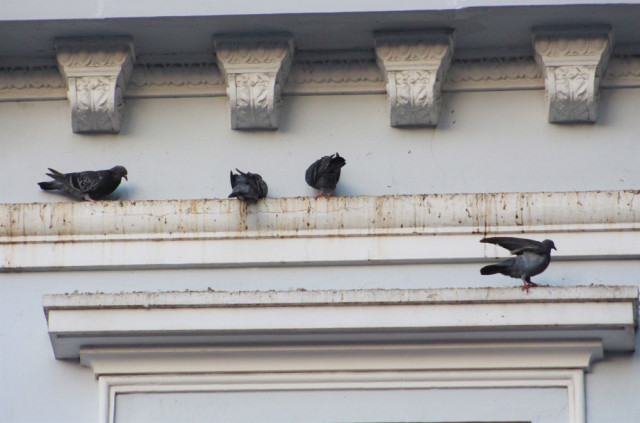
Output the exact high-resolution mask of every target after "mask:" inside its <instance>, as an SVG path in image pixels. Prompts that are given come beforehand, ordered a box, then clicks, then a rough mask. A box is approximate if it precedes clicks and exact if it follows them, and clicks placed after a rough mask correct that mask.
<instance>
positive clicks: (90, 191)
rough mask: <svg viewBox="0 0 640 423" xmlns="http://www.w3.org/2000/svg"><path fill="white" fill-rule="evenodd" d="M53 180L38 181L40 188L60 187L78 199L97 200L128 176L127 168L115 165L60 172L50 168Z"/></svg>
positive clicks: (48, 189) (53, 188) (46, 189)
mask: <svg viewBox="0 0 640 423" xmlns="http://www.w3.org/2000/svg"><path fill="white" fill-rule="evenodd" d="M49 171H50V172H51V173H47V176H50V177H52V178H53V179H54V180H53V181H47V182H38V185H40V188H42V189H43V190H45V191H51V190H55V189H59V190H61V191H64V192H66V193H68V194H71V196H73V197H74V198H77V199H78V200H88V201H96V200H99V199H100V198H102V197H104V196H105V195H109V194H111V193H112V192H113V191H115V189H116V188H118V185H120V181H121V180H122V178H124V179H126V180H129V179H128V178H127V169H125V168H124V166H114V167H112V168H111V169H105V170H95V171H94V170H85V171H84V172H73V173H60V172H58V171H57V170H55V169H51V168H49Z"/></svg>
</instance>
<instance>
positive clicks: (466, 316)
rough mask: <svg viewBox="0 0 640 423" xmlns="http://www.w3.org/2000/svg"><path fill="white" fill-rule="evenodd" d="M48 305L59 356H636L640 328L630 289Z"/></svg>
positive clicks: (59, 299)
mask: <svg viewBox="0 0 640 423" xmlns="http://www.w3.org/2000/svg"><path fill="white" fill-rule="evenodd" d="M43 305H44V311H45V315H46V317H47V323H48V329H49V335H50V337H51V343H52V345H53V349H54V352H55V355H56V357H57V358H78V356H79V354H80V352H81V349H82V348H83V347H93V348H95V347H116V348H117V347H144V346H159V345H173V346H190V345H191V346H194V345H195V346H199V347H203V346H243V345H244V346H247V345H253V346H258V345H263V346H269V347H273V346H275V345H278V344H279V345H283V344H286V345H296V344H298V345H311V344H315V345H321V344H330V345H333V346H336V345H338V344H340V343H348V344H351V345H353V344H356V343H359V344H369V343H372V342H373V343H375V342H378V343H379V342H381V341H387V342H390V341H391V342H393V343H396V344H412V343H416V342H425V341H429V342H431V343H435V342H439V343H444V344H446V343H456V342H467V343H469V342H470V341H475V342H488V341H491V342H512V343H517V342H527V341H529V342H535V341H551V340H555V341H556V342H557V341H560V342H563V343H566V342H570V341H585V340H597V341H599V342H602V346H603V348H604V350H605V351H620V350H630V349H633V346H634V339H635V334H634V331H635V328H636V327H637V324H638V321H637V306H638V289H637V287H632V286H627V287H625V286H611V287H604V286H600V287H572V288H548V289H540V290H535V291H532V292H530V293H527V292H524V291H522V290H521V289H519V288H507V289H487V288H465V289H429V290H379V289H374V290H366V289H365V290H355V291H346V290H345V291H295V292H288V291H283V292H279V291H267V292H209V291H207V292H184V293H176V292H164V293H142V294H140V293H120V294H65V295H46V296H45V297H44V298H43ZM467 347H471V348H473V346H469V345H467ZM512 347H514V348H517V345H512ZM427 348H428V347H427ZM455 348H457V349H460V348H464V346H457V347H455ZM88 354H89V355H90V354H91V351H89V352H88ZM232 354H233V353H232ZM588 364H589V361H588V360H587V361H585V362H584V364H583V366H585V367H588ZM494 366H495V363H494ZM409 367H411V366H409ZM461 367H462V368H463V365H461ZM494 368H495V367H494ZM211 370H212V371H215V369H211ZM287 370H289V371H291V370H300V369H295V368H288V369H287Z"/></svg>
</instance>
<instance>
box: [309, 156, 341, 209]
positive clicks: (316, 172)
mask: <svg viewBox="0 0 640 423" xmlns="http://www.w3.org/2000/svg"><path fill="white" fill-rule="evenodd" d="M346 164H347V162H346V161H345V160H344V158H343V157H340V154H338V153H336V154H333V155H331V156H324V157H322V158H320V159H318V160H316V161H315V162H313V164H312V165H311V166H309V168H308V169H307V171H306V172H305V175H304V179H305V180H306V181H307V184H309V186H311V187H313V188H315V189H319V190H320V193H319V194H318V195H316V198H318V197H322V196H324V195H325V194H327V195H333V192H334V191H335V190H336V185H337V184H338V181H339V180H340V169H341V168H342V166H344V165H346ZM325 190H328V191H329V192H328V193H325Z"/></svg>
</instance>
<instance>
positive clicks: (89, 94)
mask: <svg viewBox="0 0 640 423" xmlns="http://www.w3.org/2000/svg"><path fill="white" fill-rule="evenodd" d="M55 49H56V58H57V61H58V67H59V69H60V72H61V73H62V75H63V77H64V78H65V79H66V83H67V96H68V98H69V102H70V104H71V126H72V129H73V132H76V133H93V132H99V133H104V132H106V133H117V132H119V131H120V124H121V122H122V119H123V117H124V90H125V87H126V85H127V82H128V81H129V78H130V76H131V73H132V70H133V64H134V62H135V53H134V48H133V40H132V39H131V38H130V37H96V38H66V39H65V38H62V39H58V40H56V42H55Z"/></svg>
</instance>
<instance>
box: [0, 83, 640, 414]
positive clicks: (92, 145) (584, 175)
mask: <svg viewBox="0 0 640 423" xmlns="http://www.w3.org/2000/svg"><path fill="white" fill-rule="evenodd" d="M444 101H445V105H444V107H443V115H442V117H441V124H440V125H439V127H438V128H437V129H435V130H434V129H415V130H403V129H392V128H390V127H389V125H388V115H387V113H388V112H387V104H386V99H385V97H384V96H377V95H369V96H326V97H288V98H285V102H284V110H283V113H282V120H281V127H280V129H279V130H278V131H275V132H237V131H231V130H230V129H229V123H228V115H227V113H228V112H227V106H226V99H224V98H199V99H156V100H129V101H128V102H127V114H126V118H125V122H124V128H123V131H122V133H121V134H119V135H102V136H82V135H75V134H72V133H71V128H70V118H69V115H68V113H69V110H68V104H67V102H66V101H51V102H21V103H0V128H2V130H1V131H0V138H1V139H0V181H2V182H0V201H2V202H8V203H16V202H49V201H67V200H66V199H65V198H64V197H60V196H56V195H53V194H48V193H44V192H42V191H40V190H39V188H38V186H37V185H36V182H37V181H40V180H44V179H45V177H44V172H45V171H46V168H47V167H55V168H57V169H58V170H61V171H70V170H82V169H88V168H104V167H110V166H112V165H114V164H123V165H126V166H127V167H128V169H129V173H130V180H129V182H124V185H123V187H122V188H120V189H119V190H118V191H117V193H118V196H119V198H120V199H128V200H135V199H172V198H203V197H206V198H214V197H226V196H227V194H228V193H229V191H230V189H229V182H228V172H229V170H230V168H233V167H239V168H240V169H243V170H245V169H246V170H251V171H256V172H259V173H261V174H262V175H263V176H264V177H265V179H266V180H267V181H268V182H269V185H270V196H274V197H275V196H301V195H310V194H313V190H312V189H310V188H308V187H307V186H306V184H305V183H304V179H303V174H304V170H305V168H306V167H307V166H308V164H309V163H311V161H313V160H314V159H315V158H317V157H318V156H320V155H322V154H328V153H332V152H335V151H339V152H340V153H341V154H343V155H344V156H345V157H346V159H347V162H348V164H347V166H346V167H345V168H344V172H343V180H342V182H341V185H340V188H339V190H338V194H339V195H382V194H409V193H446V192H504V191H544V190H551V191H565V190H598V189H600V190H617V189H637V188H638V187H640V173H639V172H638V159H639V158H640V143H639V142H638V134H639V133H640V120H638V115H637V105H638V104H640V90H638V89H624V90H605V91H603V93H602V101H601V115H600V118H599V120H598V123H596V124H595V125H578V126H559V125H550V124H548V123H547V122H546V110H545V108H544V107H545V106H544V93H543V92H542V91H518V92H489V93H457V94H445V96H444ZM43 151H44V152H43ZM479 248H481V247H479ZM558 248H559V249H561V248H562V246H561V245H558ZM479 267H480V266H478V265H472V264H463V265H445V264H438V265H408V266H392V265H385V266H347V267H322V268H305V267H296V268H284V269H283V268H264V269H252V268H249V269H202V270H169V271H167V270H163V271H111V272H54V273H0V346H1V348H0V362H1V363H2V365H1V366H0V380H2V381H3V382H2V383H1V384H0V398H2V400H0V416H1V417H0V421H2V422H11V423H22V422H25V423H27V422H36V421H37V422H86V421H92V420H93V419H94V417H95V416H96V404H97V384H96V382H95V380H94V379H93V375H92V372H91V371H90V370H88V369H85V368H82V367H79V366H78V365H77V364H76V363H66V362H60V361H56V360H54V358H53V353H52V351H51V346H50V344H49V340H48V337H47V332H46V322H45V318H44V316H43V313H42V295H44V294H55V293H65V292H73V291H76V290H77V291H80V292H97V291H102V292H120V291H143V290H144V291H162V290H184V289H192V290H206V289H207V288H212V289H217V290H256V289H257V290H268V289H285V290H286V289H298V288H304V289H329V288H339V289H357V288H392V287H397V288H423V287H444V286H447V287H456V286H461V287H462V286H514V285H517V281H516V280H513V279H509V278H506V277H503V276H500V275H497V276H491V277H482V276H481V275H480V274H479V271H478V269H479ZM538 279H540V281H541V282H544V283H550V284H553V285H557V286H572V285H578V284H592V283H593V284H607V285H614V284H617V285H620V284H622V285H624V284H629V285H639V286H640V261H638V260H634V261H614V260H612V261H602V262H581V261H563V262H553V263H552V264H551V266H550V267H549V269H548V270H547V271H546V272H545V273H544V274H543V275H541V277H539V278H538ZM637 347H638V348H637V350H638V351H640V343H638V345H637ZM7 381H9V382H7ZM586 383H587V400H588V401H587V403H588V410H587V418H588V421H589V422H590V423H607V422H612V423H613V422H616V423H617V422H633V421H638V420H640V404H639V403H638V401H637V393H638V392H640V353H639V352H636V353H635V354H633V355H622V356H616V357H610V358H608V360H607V361H606V362H600V363H597V364H596V365H595V366H594V368H593V371H592V373H590V374H588V375H587V381H586ZM34 393H37V395H34ZM71 404H72V405H73V406H70V405H71Z"/></svg>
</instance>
